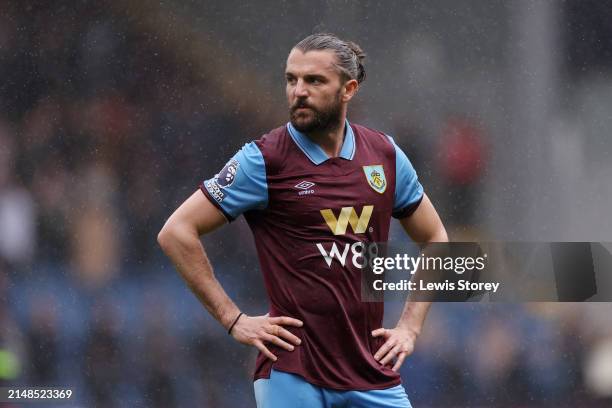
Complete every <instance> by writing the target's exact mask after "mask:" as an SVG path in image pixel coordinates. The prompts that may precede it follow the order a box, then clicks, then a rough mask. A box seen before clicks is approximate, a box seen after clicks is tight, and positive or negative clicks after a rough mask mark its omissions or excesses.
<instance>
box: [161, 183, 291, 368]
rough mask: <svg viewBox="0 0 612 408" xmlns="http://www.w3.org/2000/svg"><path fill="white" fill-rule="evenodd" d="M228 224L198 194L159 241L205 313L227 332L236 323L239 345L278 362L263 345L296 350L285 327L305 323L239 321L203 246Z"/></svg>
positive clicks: (165, 228)
mask: <svg viewBox="0 0 612 408" xmlns="http://www.w3.org/2000/svg"><path fill="white" fill-rule="evenodd" d="M225 223H226V219H225V217H224V216H223V214H222V213H221V211H219V209H217V208H216V207H215V206H214V205H213V204H212V203H211V202H210V201H208V199H207V198H206V197H205V196H204V195H203V194H202V192H200V191H196V192H195V193H193V194H192V195H191V197H189V198H188V199H187V200H186V201H185V202H184V203H183V204H182V205H181V206H180V207H179V208H178V209H177V210H176V211H175V212H174V213H173V214H172V215H171V216H170V218H168V221H166V224H165V225H164V226H163V228H162V229H161V231H160V232H159V234H158V236H157V241H158V242H159V245H160V246H161V248H162V249H163V251H164V252H165V253H166V255H167V256H168V257H169V258H170V259H171V260H172V263H173V264H174V266H175V267H176V269H177V270H178V272H179V273H180V275H181V276H182V277H183V279H184V280H185V282H186V283H187V285H188V286H189V288H190V289H191V291H192V292H193V293H194V294H195V295H196V296H197V297H198V299H199V300H200V302H201V303H202V304H203V305H204V307H205V308H206V310H208V312H209V313H210V314H211V315H212V316H213V317H214V318H215V319H216V320H217V321H218V322H219V323H221V325H223V327H225V329H226V330H227V329H229V328H230V327H231V325H232V324H233V323H234V322H236V324H235V326H234V327H233V329H232V331H231V334H232V336H233V337H234V338H235V339H236V340H237V341H239V342H240V343H243V344H248V345H252V346H255V347H256V348H257V349H259V350H260V351H261V352H262V353H263V354H264V355H266V356H267V357H268V358H270V359H272V360H276V356H275V355H274V354H272V352H271V351H270V350H269V349H268V348H267V347H266V345H265V344H264V342H269V343H274V344H276V345H277V346H279V347H283V348H285V349H287V350H290V351H291V350H293V349H294V346H293V345H292V344H295V345H299V344H300V339H298V338H297V337H296V336H295V335H293V334H292V333H291V332H289V331H288V330H287V329H285V328H284V327H282V325H290V326H296V327H299V326H301V325H302V322H301V321H300V320H298V319H294V318H291V317H287V316H278V317H269V316H267V315H265V316H253V317H251V316H247V315H244V316H240V318H239V320H236V319H237V318H238V317H239V315H240V309H238V306H236V304H235V303H234V302H233V301H232V300H231V299H230V298H229V296H228V295H227V293H226V292H225V290H224V289H223V287H221V284H219V281H217V279H216V278H215V275H214V273H213V270H212V266H211V264H210V262H209V261H208V257H207V256H206V252H205V251H204V247H203V246H202V243H201V242H200V235H203V234H206V233H209V232H211V231H214V230H215V229H217V228H219V227H220V226H221V225H223V224H225ZM285 340H286V341H285ZM287 341H289V342H290V343H292V344H289V343H288V342H287Z"/></svg>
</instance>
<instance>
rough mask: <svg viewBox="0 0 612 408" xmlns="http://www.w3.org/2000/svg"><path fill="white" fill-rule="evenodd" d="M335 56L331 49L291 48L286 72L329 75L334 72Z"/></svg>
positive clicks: (335, 70) (335, 71)
mask: <svg viewBox="0 0 612 408" xmlns="http://www.w3.org/2000/svg"><path fill="white" fill-rule="evenodd" d="M335 62H336V56H335V55H334V53H333V51H327V50H326V51H318V50H317V51H307V52H305V53H304V52H302V51H301V50H298V49H295V48H294V49H292V50H291V52H290V53H289V57H287V67H286V69H285V71H286V72H291V73H292V74H294V75H298V76H301V75H309V74H319V75H325V74H327V75H331V74H336V73H337V69H336V66H335Z"/></svg>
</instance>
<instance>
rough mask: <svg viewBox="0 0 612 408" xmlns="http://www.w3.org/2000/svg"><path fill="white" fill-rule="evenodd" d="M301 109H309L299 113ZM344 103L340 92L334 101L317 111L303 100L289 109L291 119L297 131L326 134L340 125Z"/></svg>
mask: <svg viewBox="0 0 612 408" xmlns="http://www.w3.org/2000/svg"><path fill="white" fill-rule="evenodd" d="M299 108H308V110H307V111H301V112H297V110H298V109H299ZM341 115H342V103H341V102H340V92H338V93H337V94H336V96H335V97H334V101H333V102H332V103H331V104H330V105H328V106H326V107H324V108H321V109H316V108H314V107H313V106H311V105H309V104H307V103H306V102H305V101H303V100H298V101H297V102H296V103H295V104H293V105H292V106H291V108H290V109H289V118H290V121H291V124H292V125H293V127H294V128H295V129H297V130H298V131H299V132H302V133H312V132H324V131H327V130H331V129H334V128H337V127H338V126H339V125H340V117H341Z"/></svg>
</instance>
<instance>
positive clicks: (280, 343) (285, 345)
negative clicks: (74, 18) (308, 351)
mask: <svg viewBox="0 0 612 408" xmlns="http://www.w3.org/2000/svg"><path fill="white" fill-rule="evenodd" d="M260 338H261V339H262V340H263V341H267V342H268V343H272V344H274V345H277V346H278V347H282V348H284V349H285V350H289V351H293V349H294V348H295V347H293V345H291V344H289V343H287V342H286V341H284V340H282V339H280V338H279V337H276V336H273V335H271V334H269V333H263V334H262V335H261V336H260Z"/></svg>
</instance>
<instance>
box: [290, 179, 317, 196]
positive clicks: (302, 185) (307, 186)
mask: <svg viewBox="0 0 612 408" xmlns="http://www.w3.org/2000/svg"><path fill="white" fill-rule="evenodd" d="M314 185H315V183H313V182H311V181H306V180H304V181H300V182H299V183H297V184H296V185H295V186H294V187H295V188H299V189H300V190H302V191H298V195H306V194H314V192H315V191H314V190H313V189H312V188H311V187H313V186H314Z"/></svg>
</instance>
